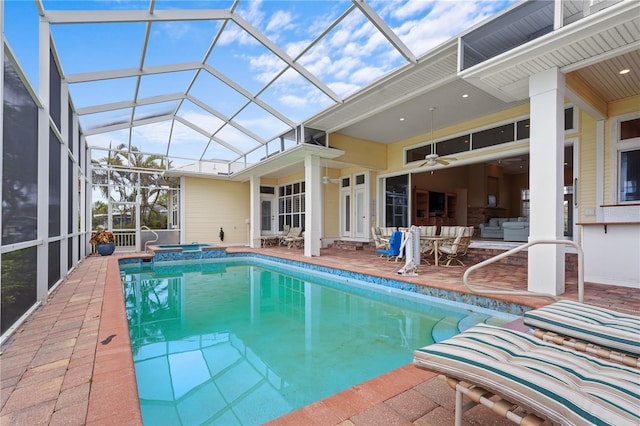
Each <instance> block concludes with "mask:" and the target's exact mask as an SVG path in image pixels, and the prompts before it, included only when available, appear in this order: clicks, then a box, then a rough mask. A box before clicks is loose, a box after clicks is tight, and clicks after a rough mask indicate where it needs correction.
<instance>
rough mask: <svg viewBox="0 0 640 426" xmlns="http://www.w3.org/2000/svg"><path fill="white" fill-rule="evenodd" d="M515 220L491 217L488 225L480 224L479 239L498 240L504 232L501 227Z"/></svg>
mask: <svg viewBox="0 0 640 426" xmlns="http://www.w3.org/2000/svg"><path fill="white" fill-rule="evenodd" d="M516 220H518V219H517V218H512V217H493V218H491V219H489V222H488V223H481V224H480V225H479V226H480V237H481V238H500V239H502V238H503V237H504V230H503V229H502V225H503V224H504V223H505V222H510V221H516Z"/></svg>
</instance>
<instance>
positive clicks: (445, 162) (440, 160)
mask: <svg viewBox="0 0 640 426" xmlns="http://www.w3.org/2000/svg"><path fill="white" fill-rule="evenodd" d="M436 161H437V162H438V163H440V164H442V165H443V166H448V165H449V162H448V161H447V160H445V159H444V158H438V159H437V160H436Z"/></svg>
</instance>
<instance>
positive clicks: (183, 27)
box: [154, 21, 193, 42]
mask: <svg viewBox="0 0 640 426" xmlns="http://www.w3.org/2000/svg"><path fill="white" fill-rule="evenodd" d="M154 28H156V31H154V33H155V34H162V35H164V36H166V37H168V38H169V40H170V41H172V42H176V41H178V40H181V39H182V38H183V37H184V36H185V35H187V34H189V33H190V32H191V31H193V27H192V26H191V25H189V23H188V22H187V21H173V22H161V23H159V27H154Z"/></svg>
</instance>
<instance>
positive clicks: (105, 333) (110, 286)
mask: <svg viewBox="0 0 640 426" xmlns="http://www.w3.org/2000/svg"><path fill="white" fill-rule="evenodd" d="M227 256H228V257H229V258H236V259H237V258H262V259H264V260H268V261H274V262H276V263H281V264H284V265H292V266H299V267H300V265H305V266H309V267H310V268H308V269H311V270H317V271H323V270H324V271H326V270H332V271H334V270H338V271H342V273H344V274H347V275H350V276H352V277H356V276H360V275H363V276H368V277H374V278H375V277H377V280H389V279H390V277H380V276H374V275H367V274H362V273H358V272H353V271H348V270H345V269H340V268H335V267H328V266H323V265H318V264H314V263H308V262H301V261H295V260H290V259H284V258H279V257H275V256H268V255H264V254H259V253H252V252H238V253H227V252H226V251H225V257H227ZM152 258H153V256H152V255H149V254H140V253H135V254H131V255H126V256H121V257H117V258H112V259H109V261H108V263H107V274H106V283H105V288H104V298H103V303H102V312H101V320H100V327H99V331H98V345H97V347H96V357H95V366H94V372H93V377H92V384H91V392H90V395H89V404H88V409H87V425H98V424H105V423H109V424H127V425H142V424H143V423H142V414H141V410H140V403H139V396H138V387H137V383H136V376H135V367H134V362H133V354H132V349H131V340H130V337H129V325H128V323H127V314H126V310H125V301H124V293H123V291H122V280H121V275H120V264H121V263H124V264H130V263H135V262H140V263H141V264H142V262H143V261H145V260H146V261H147V262H148V261H149V260H150V259H152ZM159 263H169V264H170V263H172V262H159ZM393 281H397V282H398V283H400V284H399V285H401V286H402V285H404V284H410V285H411V286H414V287H409V288H416V289H417V288H418V287H420V286H422V287H426V288H430V287H428V286H426V285H422V284H417V286H418V287H415V286H416V284H415V283H407V282H405V281H400V280H393ZM438 290H443V289H438ZM436 297H437V296H436ZM492 300H495V299H492ZM494 310H496V309H494ZM397 370H398V371H401V372H402V375H403V376H405V375H407V367H406V366H405V367H400V368H399V369H397ZM395 371H396V370H392V371H391V372H390V373H387V374H391V373H393V372H395ZM411 371H412V372H413V370H411ZM414 374H415V373H414ZM426 377H427V375H424V376H422V375H419V376H418V377H415V380H407V381H406V383H405V385H406V386H402V389H397V391H398V392H401V391H403V390H408V389H409V388H411V387H413V386H415V384H416V383H418V382H419V381H421V380H425V378H426ZM378 382H379V380H378V378H373V379H371V380H370V381H367V382H364V383H362V384H359V385H356V386H354V387H352V388H349V389H347V390H345V391H343V392H340V393H338V394H336V395H334V397H335V398H338V397H339V395H341V394H343V393H344V392H347V393H348V392H353V391H354V389H363V388H367V387H368V386H376V384H377V383H378ZM379 402H381V401H379ZM294 412H295V411H294ZM346 418H348V417H345V419H346ZM274 420H276V419H274Z"/></svg>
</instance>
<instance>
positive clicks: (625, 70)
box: [618, 68, 631, 75]
mask: <svg viewBox="0 0 640 426" xmlns="http://www.w3.org/2000/svg"><path fill="white" fill-rule="evenodd" d="M630 72H631V70H630V69H629V68H625V69H623V70H620V71H618V74H620V75H625V74H629V73H630Z"/></svg>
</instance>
